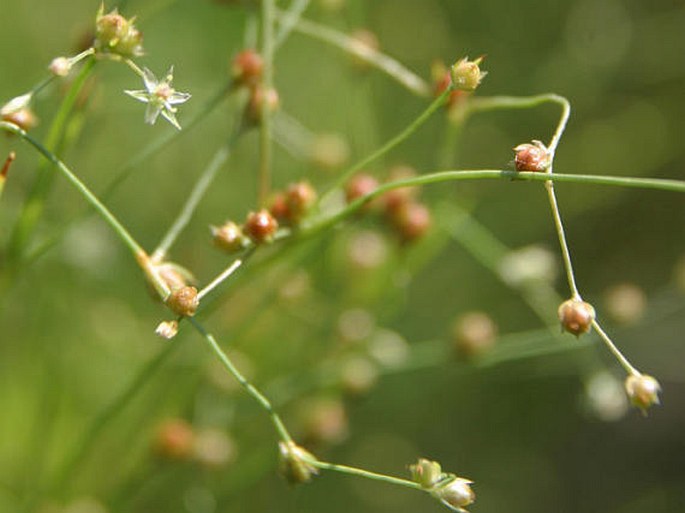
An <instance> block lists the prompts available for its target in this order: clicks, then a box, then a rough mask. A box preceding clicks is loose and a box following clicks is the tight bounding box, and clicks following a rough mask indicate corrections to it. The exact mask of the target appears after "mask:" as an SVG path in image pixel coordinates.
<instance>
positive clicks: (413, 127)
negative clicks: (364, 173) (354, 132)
mask: <svg viewBox="0 0 685 513" xmlns="http://www.w3.org/2000/svg"><path fill="white" fill-rule="evenodd" d="M451 92H452V89H451V88H449V87H448V88H447V89H446V90H445V92H443V93H442V94H441V95H440V96H438V97H437V98H436V99H435V100H433V102H432V103H431V104H430V105H429V106H428V107H427V108H426V110H424V111H423V112H422V113H421V114H420V115H419V117H417V118H416V119H415V120H414V121H412V122H411V123H410V124H409V126H407V127H406V128H405V129H404V130H402V131H401V132H400V133H399V134H397V135H396V136H395V137H393V138H392V139H390V140H389V141H388V142H386V143H385V144H384V145H383V146H381V147H380V148H378V149H377V150H376V151H374V152H373V153H371V154H370V155H368V156H367V157H365V158H363V159H362V160H360V161H359V162H357V163H356V164H353V165H352V166H351V167H350V168H348V169H347V170H345V171H344V172H343V173H342V174H341V175H340V177H339V178H338V179H337V180H336V182H335V183H334V184H333V187H331V189H329V190H328V191H327V192H326V193H325V194H324V195H323V197H322V199H321V201H322V202H323V200H324V198H326V197H327V196H328V195H329V194H330V193H331V192H332V191H333V190H335V189H338V188H339V187H341V186H342V185H343V184H344V183H345V182H347V180H349V179H350V177H352V175H354V173H356V172H357V171H359V170H360V169H362V168H364V167H366V166H368V165H369V164H370V163H371V162H373V161H375V160H376V159H378V158H380V157H382V156H383V155H385V154H386V153H388V152H389V151H390V150H392V149H393V148H394V147H395V146H398V145H399V144H401V143H403V142H404V141H406V140H407V139H408V138H409V137H410V136H411V135H412V134H413V133H414V132H416V131H417V130H418V129H419V128H420V127H421V126H422V125H423V124H424V123H425V122H426V121H427V120H428V118H430V117H431V115H432V114H433V113H434V112H435V111H436V110H438V109H439V108H440V107H441V106H442V105H443V104H444V103H445V101H446V100H447V97H448V95H449V94H450V93H451Z"/></svg>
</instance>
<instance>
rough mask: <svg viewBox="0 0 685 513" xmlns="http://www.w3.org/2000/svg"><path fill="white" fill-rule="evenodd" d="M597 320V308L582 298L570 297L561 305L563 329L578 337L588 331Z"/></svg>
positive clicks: (560, 314)
mask: <svg viewBox="0 0 685 513" xmlns="http://www.w3.org/2000/svg"><path fill="white" fill-rule="evenodd" d="M594 320H595V309H594V308H593V306H592V305H591V304H590V303H586V302H585V301H581V300H580V299H569V300H567V301H564V302H563V303H561V306H559V321H560V322H561V329H563V330H564V331H568V332H569V333H571V334H573V335H575V336H576V337H577V336H579V335H582V334H583V333H587V332H588V331H590V328H592V321H594Z"/></svg>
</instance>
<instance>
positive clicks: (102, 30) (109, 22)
mask: <svg viewBox="0 0 685 513" xmlns="http://www.w3.org/2000/svg"><path fill="white" fill-rule="evenodd" d="M134 21H135V18H131V19H130V20H127V19H126V18H124V17H123V16H122V15H121V14H119V12H118V11H117V9H114V10H112V11H111V12H109V13H108V14H105V13H104V4H102V5H101V6H100V10H99V11H98V14H97V16H96V18H95V42H94V44H93V46H94V47H95V48H96V50H98V51H100V52H106V53H113V54H117V55H120V56H122V57H125V58H129V57H138V56H141V55H143V47H142V42H143V35H142V34H141V32H140V31H139V30H138V29H137V28H136V27H135V25H134V24H133V22H134Z"/></svg>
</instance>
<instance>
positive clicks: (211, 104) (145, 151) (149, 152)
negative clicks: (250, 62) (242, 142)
mask: <svg viewBox="0 0 685 513" xmlns="http://www.w3.org/2000/svg"><path fill="white" fill-rule="evenodd" d="M230 89H231V84H230V83H227V84H226V85H223V86H222V87H221V88H220V89H219V90H218V91H217V92H216V93H215V94H214V95H212V96H211V97H210V99H209V100H208V101H207V103H205V104H204V105H203V106H202V107H201V108H200V110H199V111H197V113H195V114H194V115H193V117H192V118H190V119H189V120H188V122H187V123H184V125H183V130H181V131H179V130H174V131H173V132H172V131H169V132H166V133H165V134H164V135H163V136H161V137H159V138H157V139H155V140H154V141H153V142H151V143H149V144H146V145H145V146H144V147H143V148H142V149H141V151H140V152H138V153H137V154H136V155H134V156H133V157H131V158H130V159H129V160H128V161H127V162H126V163H125V164H124V165H123V166H121V168H120V169H119V171H117V172H116V173H114V175H115V177H114V178H113V179H112V180H111V181H110V183H109V184H108V185H107V186H106V187H105V188H104V190H103V192H102V193H101V194H100V195H99V197H100V198H101V199H102V200H107V199H109V198H110V197H111V196H112V195H113V194H114V193H115V192H116V190H117V189H118V188H119V187H120V186H121V185H122V184H123V183H124V182H125V181H126V179H127V178H128V177H129V176H131V174H132V173H133V171H135V170H136V169H137V168H138V167H139V166H140V165H141V164H142V163H143V162H145V161H146V160H147V159H148V158H150V157H152V156H154V155H155V154H157V153H159V152H160V151H161V150H163V149H164V148H165V147H166V146H168V145H169V144H170V143H172V142H174V141H175V140H176V139H177V138H178V137H181V136H182V135H186V134H188V133H189V132H190V131H191V129H193V128H194V127H195V126H197V125H198V124H199V122H200V121H201V120H203V119H205V118H206V116H207V115H208V114H209V113H210V112H211V111H213V110H214V108H215V107H216V106H217V105H218V104H219V103H220V102H221V101H222V100H223V99H224V98H225V97H226V95H227V93H228V92H229V90H230ZM83 217H84V216H83V215H79V216H76V217H74V218H72V219H70V220H69V221H68V222H66V223H63V224H62V225H61V226H60V227H59V228H58V231H57V233H55V234H53V235H52V236H51V237H50V238H49V239H48V240H47V241H44V242H43V243H42V244H41V245H40V246H38V247H37V248H36V249H34V250H33V251H32V252H31V253H30V254H29V255H28V256H27V257H26V259H27V260H28V261H32V260H35V259H37V258H39V257H40V256H41V255H43V254H44V253H46V252H47V251H48V250H49V249H50V248H52V247H53V246H54V245H55V244H56V243H57V242H58V241H59V240H61V239H62V237H64V234H65V233H66V232H67V231H68V230H69V228H70V227H71V226H72V225H73V224H74V223H75V222H77V221H78V220H80V219H82V218H83Z"/></svg>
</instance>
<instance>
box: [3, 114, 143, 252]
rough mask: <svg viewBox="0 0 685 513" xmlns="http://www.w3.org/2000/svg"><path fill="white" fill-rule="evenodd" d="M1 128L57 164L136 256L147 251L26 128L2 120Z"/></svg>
mask: <svg viewBox="0 0 685 513" xmlns="http://www.w3.org/2000/svg"><path fill="white" fill-rule="evenodd" d="M0 128H2V129H3V130H6V131H8V132H11V133H13V134H16V135H18V136H19V137H21V138H22V139H24V140H25V141H26V142H28V143H29V144H30V145H31V146H33V147H34V148H35V149H36V150H38V152H39V153H40V154H41V155H43V157H45V158H46V159H47V160H48V161H49V162H50V163H52V164H53V165H55V166H56V167H57V169H59V171H60V172H61V173H62V174H63V175H64V177H65V178H66V179H67V180H68V181H69V182H70V183H71V185H72V186H73V187H74V188H75V189H76V190H77V191H78V192H79V194H81V196H83V197H84V199H85V200H86V201H87V202H88V203H90V204H91V206H92V207H93V208H95V210H96V211H97V212H98V214H100V217H102V218H103V219H104V220H105V222H107V224H109V225H110V227H111V228H112V229H113V230H114V232H115V233H116V234H117V235H118V236H119V238H120V239H121V240H122V242H124V244H126V246H127V247H128V248H129V249H130V250H131V252H132V253H133V254H134V256H136V257H138V256H139V255H140V254H141V253H143V254H144V253H145V251H144V250H143V248H142V247H141V246H140V245H139V244H138V242H136V240H135V239H134V238H133V237H132V236H131V234H130V233H129V232H128V231H127V230H126V228H124V226H123V225H122V224H121V223H120V222H119V220H118V219H117V218H116V217H115V216H114V214H112V213H111V212H110V211H109V210H108V209H107V207H106V206H105V205H104V204H103V203H102V202H101V201H100V200H99V199H98V198H97V196H95V194H93V193H92V192H91V191H90V189H89V188H88V187H87V186H86V185H85V184H84V183H83V182H82V181H81V180H80V179H79V178H78V177H77V176H76V175H75V174H74V173H73V172H72V171H71V170H70V169H69V168H68V167H67V166H66V164H64V162H62V161H61V160H60V159H59V158H57V156H56V155H55V154H54V153H52V152H51V151H50V150H48V149H47V148H46V147H45V146H43V145H42V144H41V143H40V142H38V141H36V140H35V139H34V138H33V137H31V136H30V135H28V134H27V133H26V132H25V131H24V130H22V129H21V128H19V127H18V126H16V125H14V124H12V123H6V122H4V121H3V122H0Z"/></svg>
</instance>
